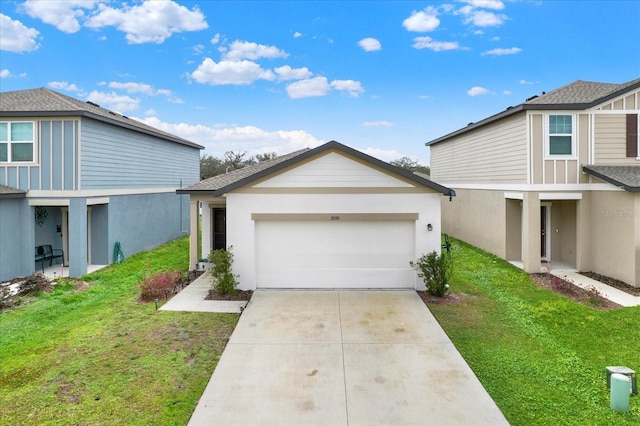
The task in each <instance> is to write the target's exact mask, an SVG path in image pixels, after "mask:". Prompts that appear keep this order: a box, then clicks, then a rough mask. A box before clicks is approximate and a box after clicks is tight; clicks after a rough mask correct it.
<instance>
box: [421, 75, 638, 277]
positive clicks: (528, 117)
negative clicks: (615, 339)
mask: <svg viewBox="0 0 640 426" xmlns="http://www.w3.org/2000/svg"><path fill="white" fill-rule="evenodd" d="M639 113H640V79H636V80H633V81H629V82H627V83H623V84H609V83H595V82H588V81H576V82H574V83H571V84H569V85H566V86H564V87H561V88H559V89H556V90H554V91H552V92H549V93H546V94H543V95H541V96H538V97H534V98H531V99H528V100H527V101H526V102H525V103H522V104H520V105H517V106H515V107H509V108H507V109H506V110H505V111H502V112H500V113H498V114H495V115H493V116H491V117H488V118H486V119H484V120H482V121H479V122H476V123H469V125H467V126H466V127H464V128H462V129H459V130H456V131H455V132H452V133H450V134H448V135H445V136H442V137H440V138H438V139H435V140H432V141H430V142H428V143H427V144H426V145H427V146H429V147H430V150H431V177H432V178H433V179H434V180H436V181H438V182H441V183H442V184H443V185H446V186H448V187H450V188H452V189H454V190H455V191H456V193H457V195H458V197H457V198H456V199H454V200H453V202H452V203H448V202H447V203H443V205H442V226H443V230H444V232H447V233H450V234H452V235H453V236H455V237H457V238H460V239H462V240H465V241H467V242H469V243H470V244H473V245H476V246H478V247H481V248H483V249H485V250H487V251H489V252H491V253H494V254H495V255H497V256H499V257H502V258H504V259H506V260H509V261H512V262H513V263H515V264H518V265H521V266H522V267H523V268H524V269H525V270H526V271H527V272H539V271H540V270H541V266H542V265H543V264H545V263H546V262H549V265H550V267H551V268H554V267H557V268H567V267H568V268H575V269H577V270H579V271H594V272H597V273H600V274H602V275H605V276H609V277H613V278H616V279H619V280H622V281H624V282H626V283H628V284H631V285H633V286H636V287H640V146H639V145H640V142H639V141H638V133H639V132H638V126H639V124H638V114H639Z"/></svg>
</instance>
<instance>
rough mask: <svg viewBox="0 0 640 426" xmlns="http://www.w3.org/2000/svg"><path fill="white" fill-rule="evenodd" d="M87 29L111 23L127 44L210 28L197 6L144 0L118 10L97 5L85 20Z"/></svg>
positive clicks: (156, 41)
mask: <svg viewBox="0 0 640 426" xmlns="http://www.w3.org/2000/svg"><path fill="white" fill-rule="evenodd" d="M85 25H86V26H87V27H90V28H103V27H109V26H114V27H116V28H117V29H118V30H119V31H122V32H125V33H126V34H127V35H126V39H127V41H128V42H129V43H133V44H140V43H162V42H164V41H165V40H166V39H167V38H169V37H171V36H172V35H173V34H174V33H180V32H184V31H199V30H204V29H206V28H208V27H209V25H208V24H207V22H206V20H205V16H204V15H203V14H202V12H201V11H200V9H198V8H197V7H194V8H193V9H192V10H189V9H188V8H186V7H185V6H182V5H179V4H177V3H175V2H174V1H146V2H143V3H140V4H138V5H136V6H128V5H124V6H123V7H122V8H121V9H117V8H113V7H110V6H107V5H105V4H103V3H100V4H98V11H97V12H96V13H95V14H93V15H92V16H91V17H90V18H89V19H88V20H87V21H86V23H85Z"/></svg>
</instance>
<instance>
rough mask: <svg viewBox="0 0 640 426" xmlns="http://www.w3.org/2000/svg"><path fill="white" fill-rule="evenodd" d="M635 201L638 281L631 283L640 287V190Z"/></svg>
mask: <svg viewBox="0 0 640 426" xmlns="http://www.w3.org/2000/svg"><path fill="white" fill-rule="evenodd" d="M635 195H636V196H635V202H634V205H635V206H634V207H635V209H634V210H633V215H634V216H635V218H636V223H635V227H636V238H635V241H636V258H635V261H636V282H635V283H631V285H634V286H636V287H640V192H636V194H635Z"/></svg>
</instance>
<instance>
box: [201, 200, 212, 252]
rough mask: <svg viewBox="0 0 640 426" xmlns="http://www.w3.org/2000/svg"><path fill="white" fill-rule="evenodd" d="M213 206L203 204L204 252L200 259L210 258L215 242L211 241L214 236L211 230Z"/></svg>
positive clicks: (204, 202)
mask: <svg viewBox="0 0 640 426" xmlns="http://www.w3.org/2000/svg"><path fill="white" fill-rule="evenodd" d="M211 223H212V218H211V206H210V205H209V203H208V202H206V201H203V202H202V241H201V244H202V251H201V252H200V258H202V259H203V258H205V257H209V254H210V253H211V249H212V248H213V241H211V236H212V235H213V232H211V231H212V229H211Z"/></svg>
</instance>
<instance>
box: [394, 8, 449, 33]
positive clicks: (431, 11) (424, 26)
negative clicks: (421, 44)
mask: <svg viewBox="0 0 640 426" xmlns="http://www.w3.org/2000/svg"><path fill="white" fill-rule="evenodd" d="M439 25H440V20H439V19H438V10H437V9H436V8H435V7H433V6H427V7H426V8H424V10H421V11H419V12H416V11H415V10H414V11H413V12H411V16H410V17H408V18H407V19H405V20H404V21H402V26H403V27H405V28H406V29H407V30H408V31H415V32H419V33H425V32H428V31H433V30H435V29H436V28H438V26H439Z"/></svg>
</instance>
